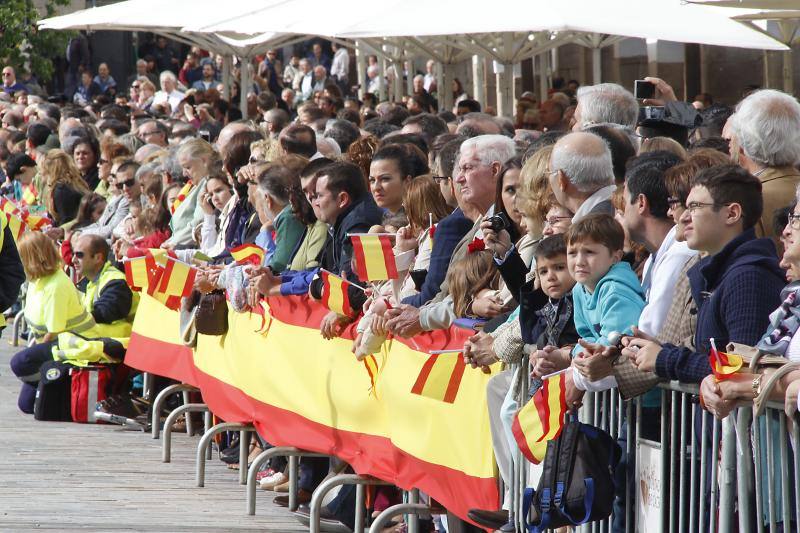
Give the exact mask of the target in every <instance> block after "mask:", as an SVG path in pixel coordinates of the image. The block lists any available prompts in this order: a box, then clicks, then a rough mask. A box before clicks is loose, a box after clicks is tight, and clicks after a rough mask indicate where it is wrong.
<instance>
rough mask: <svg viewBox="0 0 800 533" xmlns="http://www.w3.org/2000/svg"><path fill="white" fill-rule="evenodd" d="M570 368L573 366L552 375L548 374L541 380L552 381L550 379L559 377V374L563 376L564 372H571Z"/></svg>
mask: <svg viewBox="0 0 800 533" xmlns="http://www.w3.org/2000/svg"><path fill="white" fill-rule="evenodd" d="M570 368H572V367H571V366H568V367H567V368H565V369H564V370H559V371H558V372H553V373H552V374H546V375H544V376H542V377H541V378H540V379H541V380H542V381H544V380H546V379H550V378H552V377H553V376H557V375H559V374H563V373H564V372H566V371H567V370H569V369H570Z"/></svg>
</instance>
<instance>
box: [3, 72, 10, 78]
mask: <svg viewBox="0 0 800 533" xmlns="http://www.w3.org/2000/svg"><path fill="white" fill-rule="evenodd" d="M5 76H11V73H10V72H3V77H5Z"/></svg>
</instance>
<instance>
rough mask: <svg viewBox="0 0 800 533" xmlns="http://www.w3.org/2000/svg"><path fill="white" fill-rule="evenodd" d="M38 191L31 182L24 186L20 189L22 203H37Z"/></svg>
mask: <svg viewBox="0 0 800 533" xmlns="http://www.w3.org/2000/svg"><path fill="white" fill-rule="evenodd" d="M38 198H39V192H38V191H37V190H36V187H34V186H33V183H31V184H30V185H28V186H27V187H25V189H24V190H23V191H22V203H23V204H25V205H35V204H37V203H38Z"/></svg>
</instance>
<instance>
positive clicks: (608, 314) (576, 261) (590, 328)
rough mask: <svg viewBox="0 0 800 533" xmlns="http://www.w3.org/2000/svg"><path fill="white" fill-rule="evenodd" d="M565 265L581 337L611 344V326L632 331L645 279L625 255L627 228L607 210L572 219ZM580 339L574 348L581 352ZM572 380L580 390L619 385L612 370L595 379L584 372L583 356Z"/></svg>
mask: <svg viewBox="0 0 800 533" xmlns="http://www.w3.org/2000/svg"><path fill="white" fill-rule="evenodd" d="M566 240H567V266H568V268H569V273H570V274H571V275H572V277H573V278H574V279H575V281H576V282H577V283H576V285H575V288H574V289H572V299H573V302H574V304H575V329H576V330H577V332H578V335H579V336H580V338H581V339H583V340H584V341H586V342H590V343H599V344H605V345H608V334H609V333H611V332H612V331H616V332H619V333H628V334H630V333H631V328H632V326H635V325H637V323H638V322H639V315H640V314H641V313H642V309H643V308H644V305H645V300H644V293H643V292H642V286H641V283H639V279H638V278H637V277H636V274H635V273H634V272H633V270H632V269H631V267H630V265H629V264H628V263H626V262H624V261H621V259H622V254H623V245H624V243H625V233H624V231H623V229H622V226H621V225H620V224H619V223H618V222H617V221H616V220H614V219H613V218H612V217H611V216H609V215H604V214H598V215H589V216H587V217H585V218H583V219H581V220H580V221H579V222H576V223H575V224H573V225H572V226H571V227H570V228H569V230H568V231H567V234H566ZM583 351H584V349H583V347H582V346H581V345H580V344H579V345H577V346H575V348H574V349H573V350H572V355H573V357H575V358H578V359H580V358H583V357H584V354H583ZM573 366H574V368H573V375H572V378H573V383H574V384H575V387H577V388H578V389H580V390H590V391H599V390H606V389H610V388H613V387H616V386H617V382H616V379H615V378H614V376H613V375H609V376H607V377H604V378H602V379H599V380H597V381H590V380H589V379H588V378H587V377H585V376H584V374H583V373H582V369H581V364H580V362H577V364H576V362H575V361H574V362H573Z"/></svg>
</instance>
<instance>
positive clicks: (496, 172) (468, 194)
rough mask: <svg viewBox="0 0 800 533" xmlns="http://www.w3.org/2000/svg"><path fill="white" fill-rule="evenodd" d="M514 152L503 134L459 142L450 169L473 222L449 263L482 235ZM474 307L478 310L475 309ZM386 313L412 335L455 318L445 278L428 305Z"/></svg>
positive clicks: (398, 329)
mask: <svg viewBox="0 0 800 533" xmlns="http://www.w3.org/2000/svg"><path fill="white" fill-rule="evenodd" d="M515 153H516V148H515V145H514V141H512V140H511V139H509V138H508V137H506V136H504V135H480V136H478V137H473V138H471V139H467V140H466V141H464V143H463V144H462V145H461V148H460V150H459V156H458V159H457V161H456V164H455V167H454V169H453V182H454V184H455V187H457V188H458V190H459V191H460V200H459V207H461V210H462V211H463V212H464V215H465V216H467V217H468V218H470V219H471V220H473V221H474V225H473V226H472V228H471V229H470V230H469V231H468V232H467V234H466V235H465V236H464V238H462V239H461V241H460V242H459V243H458V244H457V245H456V247H455V249H454V251H453V254H452V256H451V258H450V265H453V263H455V262H456V261H458V260H459V259H461V258H462V257H464V256H465V255H466V254H467V251H468V245H469V244H470V243H471V242H472V241H473V240H474V239H475V238H476V237H477V238H482V237H483V232H482V230H481V228H480V225H481V223H482V222H483V221H484V219H485V218H487V217H490V216H492V215H493V214H494V201H495V194H496V190H497V180H498V179H500V170H501V169H502V167H503V164H504V163H505V162H506V161H508V160H509V159H511V158H512V157H514V154H515ZM612 181H613V179H612ZM485 303H486V305H488V306H496V307H497V309H496V310H497V311H499V308H501V307H502V305H500V304H497V303H496V302H494V301H487V302H485ZM474 305H477V304H474ZM474 310H475V311H476V312H477V309H474ZM387 313H388V314H387V316H388V317H390V320H389V322H388V324H387V326H388V327H389V329H390V331H392V332H393V333H395V334H397V335H401V336H403V337H411V336H413V335H416V334H417V333H420V332H421V331H432V330H435V329H446V328H448V327H450V325H451V324H452V323H453V320H454V319H455V318H456V317H455V313H454V311H453V300H452V298H451V297H450V288H449V285H448V283H447V280H446V279H445V281H444V282H443V283H442V285H441V287H440V291H439V293H438V294H437V295H436V296H435V297H434V298H433V300H431V301H430V302H429V303H428V304H426V305H424V306H422V307H421V308H419V309H417V308H415V307H412V306H408V305H403V306H401V307H400V308H395V309H393V310H390V311H388V312H387Z"/></svg>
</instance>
